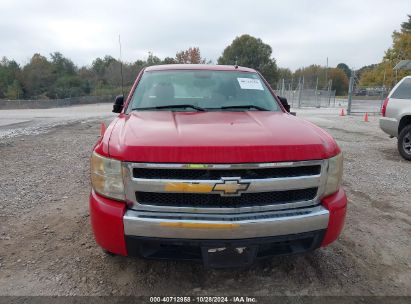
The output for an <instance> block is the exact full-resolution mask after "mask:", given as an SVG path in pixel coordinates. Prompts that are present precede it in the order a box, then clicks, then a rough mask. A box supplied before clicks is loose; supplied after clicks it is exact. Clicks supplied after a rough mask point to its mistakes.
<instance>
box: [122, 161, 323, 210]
mask: <svg viewBox="0 0 411 304" xmlns="http://www.w3.org/2000/svg"><path fill="white" fill-rule="evenodd" d="M313 165H320V166H321V171H320V174H317V175H307V176H296V177H281V178H263V179H242V178H241V176H239V177H236V178H235V180H237V181H238V182H239V183H240V184H249V186H248V187H247V189H246V190H242V191H241V192H240V193H235V194H233V196H236V195H241V193H256V192H269V191H286V190H298V189H307V188H313V187H315V188H318V191H317V194H316V196H315V198H314V199H312V200H304V201H298V202H290V203H283V204H273V205H264V206H247V207H236V208H221V207H201V208H200V207H178V206H176V207H174V206H155V205H149V204H147V203H146V204H144V205H142V204H139V203H138V201H137V199H136V192H139V191H142V192H158V193H167V192H170V191H166V190H165V188H166V185H168V184H173V185H177V186H178V187H181V186H187V187H192V186H193V185H194V186H195V187H197V186H199V187H200V188H212V189H214V186H215V185H216V184H221V183H222V182H224V179H223V178H221V179H218V180H186V179H152V178H150V179H146V178H134V177H133V170H134V169H138V168H144V169H150V168H152V169H165V170H166V169H173V170H174V169H195V170H199V169H204V170H233V171H234V170H236V169H264V168H283V167H302V166H313ZM327 170H328V160H310V161H296V162H276V163H244V164H172V163H134V162H133V163H132V162H124V163H123V179H124V184H125V192H126V200H127V204H128V206H129V208H130V209H133V210H139V211H152V212H174V213H176V212H177V213H218V214H233V213H237V214H238V213H249V212H265V211H276V210H288V209H295V208H303V207H310V206H315V205H318V204H319V203H320V198H321V195H322V194H323V192H324V188H325V183H326V178H327ZM229 178H231V179H232V178H233V177H229ZM170 193H171V192H170ZM172 193H199V192H197V191H194V192H191V191H190V189H185V190H184V191H181V192H175V191H174V192H172ZM207 193H210V192H207ZM212 193H216V192H212ZM221 195H230V196H232V195H231V194H221Z"/></svg>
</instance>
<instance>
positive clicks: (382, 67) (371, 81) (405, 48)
mask: <svg viewBox="0 0 411 304" xmlns="http://www.w3.org/2000/svg"><path fill="white" fill-rule="evenodd" d="M410 29H411V15H408V20H407V21H406V22H403V23H402V24H401V30H400V31H399V32H397V31H394V32H393V34H392V46H391V47H390V48H389V49H388V50H387V51H386V52H385V55H384V57H383V59H382V61H381V62H380V63H379V64H377V65H376V66H375V67H374V68H372V69H367V70H365V71H364V72H363V73H362V74H361V76H360V85H363V86H382V85H384V86H386V87H389V88H390V87H393V86H394V85H395V84H396V82H397V81H399V80H400V79H401V78H402V77H404V76H406V75H411V71H410V70H399V71H397V72H395V71H393V68H394V67H395V65H396V64H397V63H398V62H399V61H400V60H407V59H411V30H410Z"/></svg>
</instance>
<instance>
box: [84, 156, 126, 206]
mask: <svg viewBox="0 0 411 304" xmlns="http://www.w3.org/2000/svg"><path fill="white" fill-rule="evenodd" d="M91 185H92V187H93V189H94V191H95V192H96V193H98V194H101V195H103V196H105V197H108V198H113V199H116V200H124V199H125V195H124V183H123V175H122V166H121V161H119V160H116V159H111V158H107V157H103V156H101V155H98V154H97V153H96V152H93V154H92V155H91Z"/></svg>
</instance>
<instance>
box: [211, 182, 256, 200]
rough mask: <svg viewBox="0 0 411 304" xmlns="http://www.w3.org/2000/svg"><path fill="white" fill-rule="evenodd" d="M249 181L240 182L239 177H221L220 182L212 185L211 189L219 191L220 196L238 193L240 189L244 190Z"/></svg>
mask: <svg viewBox="0 0 411 304" xmlns="http://www.w3.org/2000/svg"><path fill="white" fill-rule="evenodd" d="M249 186H250V183H243V182H241V179H240V178H224V177H223V178H222V182H221V183H217V184H215V185H214V188H213V191H215V192H219V193H220V194H221V195H222V196H230V195H232V196H236V195H240V194H241V192H242V191H246V190H247V189H248V187H249Z"/></svg>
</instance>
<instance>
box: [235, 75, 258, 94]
mask: <svg viewBox="0 0 411 304" xmlns="http://www.w3.org/2000/svg"><path fill="white" fill-rule="evenodd" d="M237 80H238V83H239V84H240V88H241V89H243V90H260V91H264V88H263V85H262V84H261V81H260V79H254V78H237Z"/></svg>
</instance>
